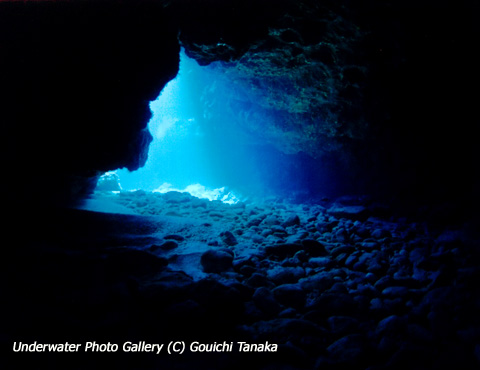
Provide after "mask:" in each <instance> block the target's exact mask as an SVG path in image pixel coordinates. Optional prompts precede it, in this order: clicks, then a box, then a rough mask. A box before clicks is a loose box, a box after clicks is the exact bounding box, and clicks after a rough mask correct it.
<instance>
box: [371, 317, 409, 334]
mask: <svg viewBox="0 0 480 370" xmlns="http://www.w3.org/2000/svg"><path fill="white" fill-rule="evenodd" d="M406 325H407V320H406V319H405V318H404V317H400V316H397V315H391V316H388V317H386V318H384V319H383V320H381V321H380V322H379V323H378V324H377V328H376V329H375V334H376V335H377V336H384V335H388V336H393V335H396V334H398V333H399V332H401V331H404V330H406Z"/></svg>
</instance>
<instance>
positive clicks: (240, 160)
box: [97, 50, 295, 204]
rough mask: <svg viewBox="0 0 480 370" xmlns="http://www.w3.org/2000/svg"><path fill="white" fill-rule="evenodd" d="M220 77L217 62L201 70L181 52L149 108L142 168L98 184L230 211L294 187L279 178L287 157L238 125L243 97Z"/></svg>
mask: <svg viewBox="0 0 480 370" xmlns="http://www.w3.org/2000/svg"><path fill="white" fill-rule="evenodd" d="M222 71H223V70H222V64H221V62H218V63H213V65H211V66H207V67H202V66H200V65H199V64H198V63H197V62H196V61H195V60H193V59H191V58H189V57H188V56H187V55H186V54H185V52H184V51H183V50H182V51H181V54H180V68H179V72H178V75H177V76H176V78H175V79H173V80H171V81H170V82H169V83H168V84H167V85H166V86H165V87H164V89H163V90H162V92H161V94H160V95H159V97H158V98H157V99H156V100H155V101H153V102H151V103H150V109H151V111H152V118H151V120H150V122H149V124H148V128H149V130H150V133H151V134H152V136H153V141H152V143H151V144H150V147H149V153H148V160H147V162H146V164H145V166H144V167H142V168H140V169H138V170H136V171H129V170H127V169H125V168H123V169H118V170H116V171H114V172H109V173H107V174H106V175H104V176H103V177H102V178H101V179H100V181H99V184H103V185H105V183H106V182H108V180H111V179H112V178H114V179H115V180H116V181H118V183H119V189H121V190H122V191H134V190H144V191H148V192H159V193H166V192H169V191H178V192H187V193H190V194H191V195H193V196H195V197H198V198H205V199H209V200H221V201H222V202H224V203H229V204H234V203H236V202H238V201H239V200H242V199H246V198H248V197H250V196H251V195H274V194H275V192H278V191H279V189H280V188H281V187H282V184H281V182H282V181H281V178H282V176H283V177H284V179H283V180H284V183H285V180H288V183H294V182H295V178H288V179H286V178H285V177H286V172H285V170H286V169H287V167H288V157H289V156H286V155H285V154H283V153H281V152H280V151H278V150H276V149H274V147H273V146H272V145H271V144H268V143H265V142H262V141H261V139H259V138H258V137H256V133H255V132H253V133H252V132H249V130H248V129H245V127H241V125H238V124H237V118H236V117H235V116H236V115H239V114H240V113H239V111H238V107H237V103H238V101H241V100H242V99H244V98H245V96H244V95H245V90H244V89H242V86H241V84H239V83H237V82H236V83H234V84H233V83H232V82H231V81H229V80H228V78H225V76H223V75H222ZM226 96H229V97H230V98H229V99H228V100H227V99H226V98H225V97H226ZM232 96H233V97H234V98H233V99H232V98H231V97H232ZM236 97H238V100H237V99H236ZM224 99H225V100H224ZM262 114H263V115H265V113H264V112H258V113H257V115H258V116H261V115H262ZM260 119H261V118H260ZM287 172H288V171H287ZM100 188H101V187H100V186H97V189H100ZM104 188H105V186H104Z"/></svg>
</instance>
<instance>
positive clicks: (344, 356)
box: [327, 334, 366, 365]
mask: <svg viewBox="0 0 480 370" xmlns="http://www.w3.org/2000/svg"><path fill="white" fill-rule="evenodd" d="M365 347H366V346H365V337H364V336H363V335H360V334H350V335H347V336H345V337H342V338H340V339H339V340H337V341H336V342H334V343H332V344H331V345H330V346H329V347H328V348H327V351H328V353H329V354H330V356H332V357H333V358H334V359H335V360H337V361H338V362H339V363H341V364H350V365H353V364H355V363H358V362H359V361H360V360H361V359H362V358H363V357H364V356H365Z"/></svg>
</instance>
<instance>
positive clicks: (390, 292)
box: [382, 286, 408, 298]
mask: <svg viewBox="0 0 480 370" xmlns="http://www.w3.org/2000/svg"><path fill="white" fill-rule="evenodd" d="M407 294H408V288H406V287H404V286H391V287H388V288H385V289H383V290H382V295H384V296H385V297H387V298H404V297H405V296H406V295H407Z"/></svg>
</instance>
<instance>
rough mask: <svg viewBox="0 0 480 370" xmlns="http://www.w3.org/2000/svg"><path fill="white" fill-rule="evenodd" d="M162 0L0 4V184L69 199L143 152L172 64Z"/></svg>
mask: <svg viewBox="0 0 480 370" xmlns="http://www.w3.org/2000/svg"><path fill="white" fill-rule="evenodd" d="M178 53H179V45H178V41H177V32H176V29H175V27H174V26H172V24H171V23H170V21H169V19H168V17H167V15H166V13H165V12H164V11H163V7H162V5H161V4H156V3H149V4H143V3H135V2H133V3H132V2H131V3H128V2H125V3H112V2H100V3H98V2H77V3H74V2H72V3H64V2H57V3H53V2H39V3H25V4H23V3H3V2H2V3H1V4H0V69H1V71H2V73H1V75H0V104H1V120H2V136H3V138H4V143H3V145H2V149H1V150H2V154H1V156H2V167H3V172H4V176H5V179H4V180H3V181H2V185H3V187H6V188H7V189H9V191H15V192H18V193H19V194H21V196H22V197H23V196H27V195H28V194H30V193H32V192H33V193H35V194H33V195H32V198H37V200H38V199H41V198H43V199H46V200H47V201H51V200H58V201H60V202H64V201H68V200H69V199H75V198H76V197H78V196H79V195H80V194H82V193H84V192H86V191H88V190H89V188H91V187H92V186H94V184H95V176H96V175H98V174H99V173H101V172H104V171H107V170H110V169H115V168H119V167H127V168H128V169H131V170H134V169H137V168H138V167H140V166H142V165H143V164H144V163H145V161H146V158H147V149H148V144H149V142H150V141H151V135H150V133H149V132H148V130H147V129H146V126H147V123H148V120H149V118H150V115H151V113H150V109H149V106H148V104H149V101H151V100H154V99H155V98H156V97H157V96H158V94H159V93H160V91H161V89H162V87H163V86H164V85H165V84H166V83H167V82H168V81H169V80H170V79H172V78H173V77H175V75H176V73H177V71H178V62H179V60H178V58H179V57H178Z"/></svg>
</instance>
